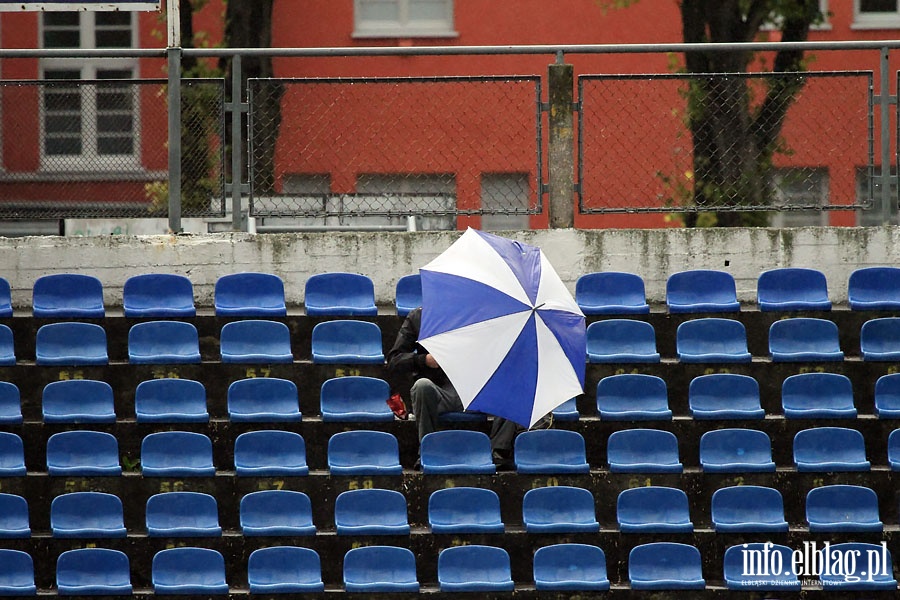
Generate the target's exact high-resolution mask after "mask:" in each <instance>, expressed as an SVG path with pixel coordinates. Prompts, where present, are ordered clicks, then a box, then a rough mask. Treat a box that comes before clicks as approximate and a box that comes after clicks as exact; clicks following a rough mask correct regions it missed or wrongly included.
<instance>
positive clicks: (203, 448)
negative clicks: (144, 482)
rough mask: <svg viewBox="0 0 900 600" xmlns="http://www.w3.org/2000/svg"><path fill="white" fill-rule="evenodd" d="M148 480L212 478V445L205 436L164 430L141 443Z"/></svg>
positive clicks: (142, 464) (144, 472) (147, 437)
mask: <svg viewBox="0 0 900 600" xmlns="http://www.w3.org/2000/svg"><path fill="white" fill-rule="evenodd" d="M141 473H142V474H143V475H144V477H212V476H213V475H215V474H216V469H215V467H214V466H213V452H212V442H211V441H210V439H209V438H208V437H207V436H205V435H203V434H202V433H193V432H189V431H160V432H157V433H150V434H148V435H146V436H145V437H144V439H143V440H142V441H141Z"/></svg>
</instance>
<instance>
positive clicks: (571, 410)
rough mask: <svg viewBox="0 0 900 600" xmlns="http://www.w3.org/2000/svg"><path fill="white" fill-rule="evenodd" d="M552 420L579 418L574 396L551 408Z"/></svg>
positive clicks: (574, 419)
mask: <svg viewBox="0 0 900 600" xmlns="http://www.w3.org/2000/svg"><path fill="white" fill-rule="evenodd" d="M552 412H553V420H554V421H577V420H578V419H580V418H581V413H579V412H578V405H577V402H576V399H575V398H569V399H568V400H566V401H565V402H563V403H562V404H560V405H559V406H557V407H556V408H554V409H553V411H552Z"/></svg>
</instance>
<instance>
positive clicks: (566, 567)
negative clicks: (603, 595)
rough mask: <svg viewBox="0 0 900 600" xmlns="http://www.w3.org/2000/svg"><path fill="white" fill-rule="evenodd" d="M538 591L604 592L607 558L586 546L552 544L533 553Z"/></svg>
mask: <svg viewBox="0 0 900 600" xmlns="http://www.w3.org/2000/svg"><path fill="white" fill-rule="evenodd" d="M533 571H534V587H535V589H536V590H538V591H589V590H591V591H600V592H603V591H607V590H609V579H608V577H607V574H606V555H605V554H604V553H603V550H601V549H600V548H598V547H597V546H592V545H589V544H553V545H551V546H543V547H541V548H538V549H537V551H536V552H535V553H534V566H533Z"/></svg>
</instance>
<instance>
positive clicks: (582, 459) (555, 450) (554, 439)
mask: <svg viewBox="0 0 900 600" xmlns="http://www.w3.org/2000/svg"><path fill="white" fill-rule="evenodd" d="M513 454H514V458H515V463H516V470H517V471H518V472H519V473H588V472H590V470H591V467H590V465H589V464H588V462H587V452H586V450H585V445H584V438H583V437H582V435H581V434H580V433H578V432H577V431H571V430H567V429H535V430H532V431H524V432H522V433H520V434H519V435H517V436H516V440H515V442H514V443H513Z"/></svg>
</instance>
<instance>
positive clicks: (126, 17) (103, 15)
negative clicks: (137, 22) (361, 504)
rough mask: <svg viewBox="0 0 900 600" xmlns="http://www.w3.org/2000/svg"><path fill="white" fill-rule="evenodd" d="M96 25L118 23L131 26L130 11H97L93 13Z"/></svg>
mask: <svg viewBox="0 0 900 600" xmlns="http://www.w3.org/2000/svg"><path fill="white" fill-rule="evenodd" d="M94 15H95V17H96V23H97V26H98V27H99V26H102V25H119V26H122V25H124V26H126V27H129V28H130V27H131V13H130V12H128V11H124V10H111V11H99V12H96V13H94Z"/></svg>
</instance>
